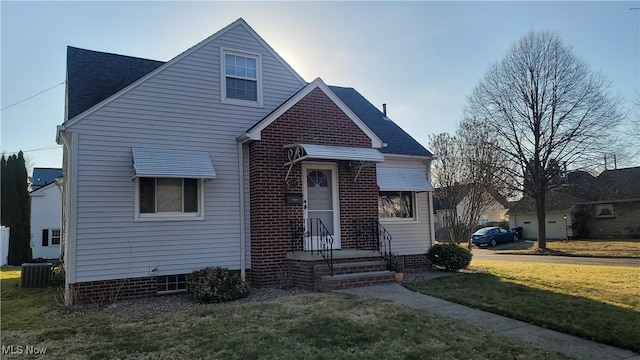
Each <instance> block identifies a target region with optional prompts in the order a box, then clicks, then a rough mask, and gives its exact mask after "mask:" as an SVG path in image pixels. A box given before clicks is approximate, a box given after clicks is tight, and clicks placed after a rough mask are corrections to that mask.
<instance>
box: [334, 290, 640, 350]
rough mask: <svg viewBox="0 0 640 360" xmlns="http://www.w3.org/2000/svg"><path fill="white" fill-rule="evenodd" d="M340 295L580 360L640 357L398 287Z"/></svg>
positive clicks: (356, 291) (346, 291) (351, 291)
mask: <svg viewBox="0 0 640 360" xmlns="http://www.w3.org/2000/svg"><path fill="white" fill-rule="evenodd" d="M339 292H342V293H346V294H353V295H357V296H362V297H373V298H378V299H385V300H391V301H393V302H395V303H398V304H404V305H408V306H411V307H414V308H416V309H424V310H427V311H429V312H431V313H434V314H438V315H442V316H447V317H450V318H454V319H460V320H464V321H466V322H469V323H471V324H473V325H476V326H479V327H481V328H483V329H486V330H489V331H491V332H493V333H496V334H501V335H504V336H510V337H514V338H518V339H520V340H523V341H526V342H528V343H531V344H534V345H536V346H538V347H541V348H544V349H548V350H552V351H556V352H559V353H562V354H565V355H568V356H572V357H575V358H579V359H594V360H595V359H597V360H604V359H612V360H622V359H624V360H640V354H636V353H634V352H632V351H629V350H623V349H619V348H616V347H613V346H608V345H603V344H600V343H596V342H593V341H589V340H585V339H582V338H579V337H576V336H572V335H567V334H564V333H560V332H557V331H553V330H549V329H545V328H542V327H539V326H535V325H531V324H528V323H525V322H522V321H518V320H513V319H510V318H506V317H503V316H500V315H496V314H492V313H489V312H486V311H482V310H478V309H473V308H470V307H467V306H464V305H459V304H455V303H452V302H449V301H445V300H441V299H437V298H434V297H431V296H427V295H423V294H419V293H416V292H413V291H411V290H409V289H407V288H405V287H403V286H402V285H400V284H386V285H377V286H369V287H361V288H354V289H345V290H340V291H339Z"/></svg>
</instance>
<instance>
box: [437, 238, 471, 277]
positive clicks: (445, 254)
mask: <svg viewBox="0 0 640 360" xmlns="http://www.w3.org/2000/svg"><path fill="white" fill-rule="evenodd" d="M427 258H429V261H431V263H432V264H433V265H435V266H439V267H443V268H445V269H446V270H449V271H457V270H460V269H464V268H466V267H467V266H469V264H470V263H471V252H470V251H469V250H467V249H463V248H461V247H460V246H457V245H455V244H436V245H433V247H432V248H431V249H429V251H427Z"/></svg>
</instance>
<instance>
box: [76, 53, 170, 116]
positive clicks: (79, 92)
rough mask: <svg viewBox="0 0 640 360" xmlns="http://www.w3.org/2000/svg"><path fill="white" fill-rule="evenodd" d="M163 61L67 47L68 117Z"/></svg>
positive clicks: (106, 96)
mask: <svg viewBox="0 0 640 360" xmlns="http://www.w3.org/2000/svg"><path fill="white" fill-rule="evenodd" d="M162 64H164V62H163V61H155V60H147V59H141V58H136V57H131V56H124V55H117V54H110V53H105V52H100V51H92V50H85V49H80V48H76V47H73V46H67V119H73V118H74V117H76V116H78V115H79V114H81V113H83V112H84V111H86V110H88V109H90V108H91V107H92V106H94V105H96V104H98V103H100V102H101V101H103V100H105V99H106V98H108V97H109V96H111V95H113V94H115V93H117V92H118V91H120V90H122V89H124V88H125V87H127V86H128V85H130V84H131V83H133V82H135V81H136V80H138V79H140V78H141V77H143V76H145V75H147V74H148V73H150V72H152V71H153V70H155V69H157V68H158V67H160V66H161V65H162Z"/></svg>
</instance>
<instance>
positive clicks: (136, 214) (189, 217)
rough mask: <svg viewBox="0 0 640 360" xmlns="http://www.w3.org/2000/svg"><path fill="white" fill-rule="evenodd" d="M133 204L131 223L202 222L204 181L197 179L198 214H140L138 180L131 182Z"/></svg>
mask: <svg viewBox="0 0 640 360" xmlns="http://www.w3.org/2000/svg"><path fill="white" fill-rule="evenodd" d="M156 178H162V177H156ZM133 187H134V202H133V206H134V208H133V221H134V222H145V221H196V220H204V180H203V179H198V197H199V199H198V201H199V203H198V212H197V213H167V212H165V213H155V214H154V213H149V214H141V213H140V178H136V179H135V181H133Z"/></svg>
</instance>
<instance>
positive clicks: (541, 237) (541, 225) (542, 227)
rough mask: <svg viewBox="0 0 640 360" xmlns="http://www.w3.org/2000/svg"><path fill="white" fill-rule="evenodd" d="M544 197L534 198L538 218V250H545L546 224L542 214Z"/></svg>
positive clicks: (543, 213)
mask: <svg viewBox="0 0 640 360" xmlns="http://www.w3.org/2000/svg"><path fill="white" fill-rule="evenodd" d="M544 200H545V199H544V195H538V196H537V197H536V215H537V218H538V248H539V249H546V248H547V226H546V225H547V224H546V218H545V215H546V214H545V212H544V203H545V201H544Z"/></svg>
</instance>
